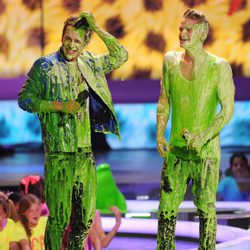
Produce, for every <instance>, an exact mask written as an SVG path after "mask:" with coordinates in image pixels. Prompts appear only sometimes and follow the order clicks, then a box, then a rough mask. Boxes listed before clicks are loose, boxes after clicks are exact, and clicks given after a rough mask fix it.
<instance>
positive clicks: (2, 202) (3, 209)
mask: <svg viewBox="0 0 250 250" xmlns="http://www.w3.org/2000/svg"><path fill="white" fill-rule="evenodd" d="M8 212H9V206H8V202H7V200H6V199H5V198H4V197H2V196H1V197H0V249H1V250H9V249H12V248H11V236H12V234H13V231H14V221H13V220H12V219H10V218H8V216H7V215H8Z"/></svg>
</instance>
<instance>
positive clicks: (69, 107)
mask: <svg viewBox="0 0 250 250" xmlns="http://www.w3.org/2000/svg"><path fill="white" fill-rule="evenodd" d="M52 105H53V106H54V108H55V110H57V111H61V112H63V113H65V114H72V115H74V114H75V113H76V112H77V111H78V110H79V109H80V107H81V106H80V103H79V102H77V101H67V102H53V103H52Z"/></svg>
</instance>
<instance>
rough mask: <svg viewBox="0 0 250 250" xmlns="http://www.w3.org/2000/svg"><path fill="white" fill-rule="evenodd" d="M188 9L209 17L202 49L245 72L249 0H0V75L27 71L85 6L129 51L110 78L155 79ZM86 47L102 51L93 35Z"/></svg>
mask: <svg viewBox="0 0 250 250" xmlns="http://www.w3.org/2000/svg"><path fill="white" fill-rule="evenodd" d="M187 8H197V9H199V10H201V11H203V12H204V13H205V14H206V15H207V17H208V20H209V21H210V35H209V37H208V39H207V42H206V48H207V49H208V50H209V51H211V52H212V53H215V54H216V55H218V56H222V57H224V58H226V59H228V60H229V62H230V63H231V65H232V67H233V71H234V73H235V76H236V75H241V76H248V77H249V76H250V1H249V0H193V1H191V0H0V23H1V25H0V65H1V67H0V78H15V77H18V76H20V75H26V73H27V71H28V70H29V68H30V67H31V66H32V64H33V62H34V60H35V59H37V58H38V57H40V56H41V55H44V54H48V53H51V52H53V51H55V50H57V49H58V48H59V46H60V39H61V31H62V27H63V23H64V21H65V19H66V18H67V17H68V16H70V15H78V14H79V13H80V12H81V11H83V10H88V11H92V12H93V13H94V14H95V17H96V20H97V23H98V24H99V25H100V26H101V27H103V28H105V29H106V30H107V31H109V32H110V33H112V34H113V35H114V36H115V37H117V38H118V39H119V40H120V41H121V42H122V44H124V45H125V47H126V48H127V49H128V51H129V54H130V58H129V61H128V62H127V63H126V64H125V65H124V66H123V67H122V68H121V69H119V70H117V71H115V72H113V74H112V76H111V77H112V78H113V79H129V78H153V79H159V78H160V76H161V64H162V60H163V56H164V54H165V53H166V52H167V51H170V50H178V49H179V42H178V25H179V22H180V20H181V17H182V14H183V12H184V11H185V10H186V9H187ZM88 49H89V50H91V51H93V52H95V53H102V52H104V51H105V47H104V46H103V43H102V42H101V41H100V40H99V39H98V38H97V37H96V36H95V35H94V36H93V40H92V42H91V43H90V44H89V46H88Z"/></svg>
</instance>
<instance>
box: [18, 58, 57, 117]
mask: <svg viewBox="0 0 250 250" xmlns="http://www.w3.org/2000/svg"><path fill="white" fill-rule="evenodd" d="M42 63H43V62H42V59H41V58H40V59H38V60H37V61H36V62H35V63H34V64H33V66H32V68H31V69H30V71H29V73H28V75H27V79H26V81H25V83H24V84H23V86H22V89H21V91H20V92H19V94H18V105H19V107H20V108H21V109H23V110H25V111H27V112H31V113H45V112H51V111H53V107H52V104H51V102H50V101H48V100H45V98H44V91H45V90H44V84H45V74H43V70H42V69H41V68H42V67H41V65H42Z"/></svg>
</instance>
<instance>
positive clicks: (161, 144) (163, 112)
mask: <svg viewBox="0 0 250 250" xmlns="http://www.w3.org/2000/svg"><path fill="white" fill-rule="evenodd" d="M168 85H169V82H168V76H167V63H166V59H165V60H164V63H163V69H162V79H161V90H160V97H159V100H158V105H157V116H156V118H157V131H156V138H157V139H156V141H157V150H158V152H159V153H160V155H161V156H162V157H164V156H165V155H166V152H167V151H169V146H168V143H167V141H166V139H165V136H164V132H165V129H166V125H167V122H168V119H169V113H170V99H169V96H168V95H167V90H166V86H168Z"/></svg>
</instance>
